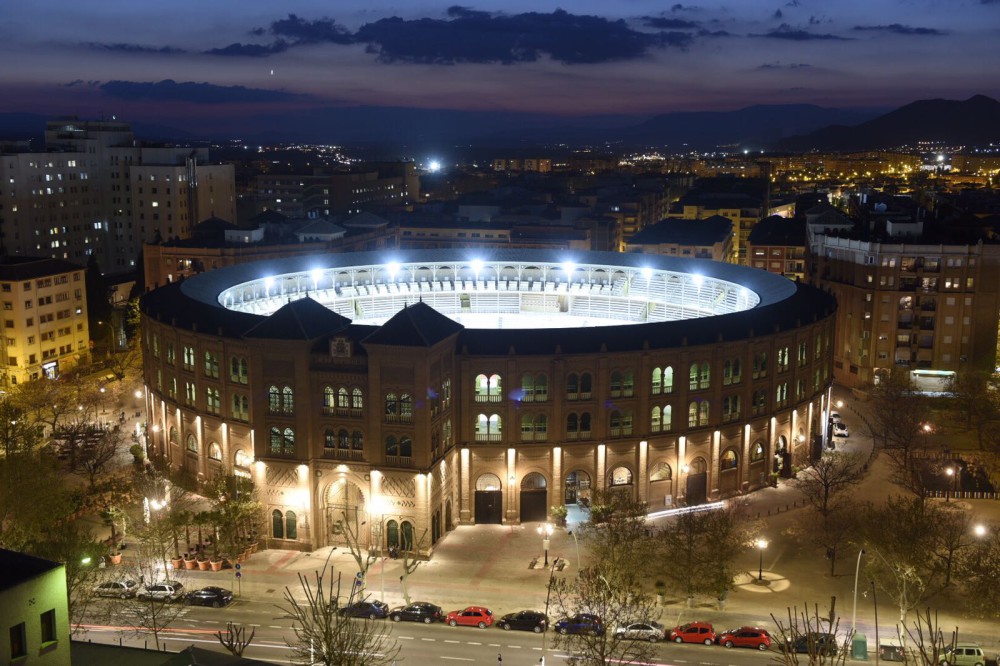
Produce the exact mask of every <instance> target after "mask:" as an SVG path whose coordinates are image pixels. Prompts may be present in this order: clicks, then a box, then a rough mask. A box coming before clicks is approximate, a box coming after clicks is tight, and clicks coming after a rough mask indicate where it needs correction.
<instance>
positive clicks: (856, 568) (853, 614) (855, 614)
mask: <svg viewBox="0 0 1000 666" xmlns="http://www.w3.org/2000/svg"><path fill="white" fill-rule="evenodd" d="M864 554H865V549H864V548H862V549H861V550H859V551H858V563H857V564H856V565H855V566H854V607H853V608H852V609H851V638H852V640H853V638H854V632H855V630H856V628H857V619H858V572H859V571H861V557H862V556H863V555H864Z"/></svg>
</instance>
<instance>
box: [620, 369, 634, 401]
mask: <svg viewBox="0 0 1000 666" xmlns="http://www.w3.org/2000/svg"><path fill="white" fill-rule="evenodd" d="M633 393H635V374H633V372H632V371H631V370H626V371H625V372H623V373H622V395H623V396H624V397H626V398H631V397H632V394H633Z"/></svg>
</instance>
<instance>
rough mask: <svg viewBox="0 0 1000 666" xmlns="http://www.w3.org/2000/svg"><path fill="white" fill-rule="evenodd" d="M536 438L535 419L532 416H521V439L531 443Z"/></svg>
mask: <svg viewBox="0 0 1000 666" xmlns="http://www.w3.org/2000/svg"><path fill="white" fill-rule="evenodd" d="M534 438H535V419H534V417H533V416H532V415H531V414H524V415H522V416H521V439H522V440H523V441H527V442H530V441H532V440H533V439H534Z"/></svg>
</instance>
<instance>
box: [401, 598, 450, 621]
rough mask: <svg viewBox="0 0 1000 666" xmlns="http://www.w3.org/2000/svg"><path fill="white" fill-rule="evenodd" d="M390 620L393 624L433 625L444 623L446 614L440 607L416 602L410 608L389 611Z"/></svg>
mask: <svg viewBox="0 0 1000 666" xmlns="http://www.w3.org/2000/svg"><path fill="white" fill-rule="evenodd" d="M389 619H390V620H392V621H393V622H402V621H403V620H406V621H407V622H423V623H424V624H431V623H433V622H443V621H444V612H443V611H442V610H441V607H440V606H435V605H434V604H430V603H427V602H426V601H416V602H414V603H412V604H410V605H409V606H400V607H399V608H393V609H392V610H391V611H389Z"/></svg>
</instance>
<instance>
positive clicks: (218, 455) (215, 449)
mask: <svg viewBox="0 0 1000 666" xmlns="http://www.w3.org/2000/svg"><path fill="white" fill-rule="evenodd" d="M208 457H209V458H211V459H212V460H220V461H221V460H222V447H221V446H219V445H218V444H217V443H216V442H212V443H211V444H209V445H208Z"/></svg>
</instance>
